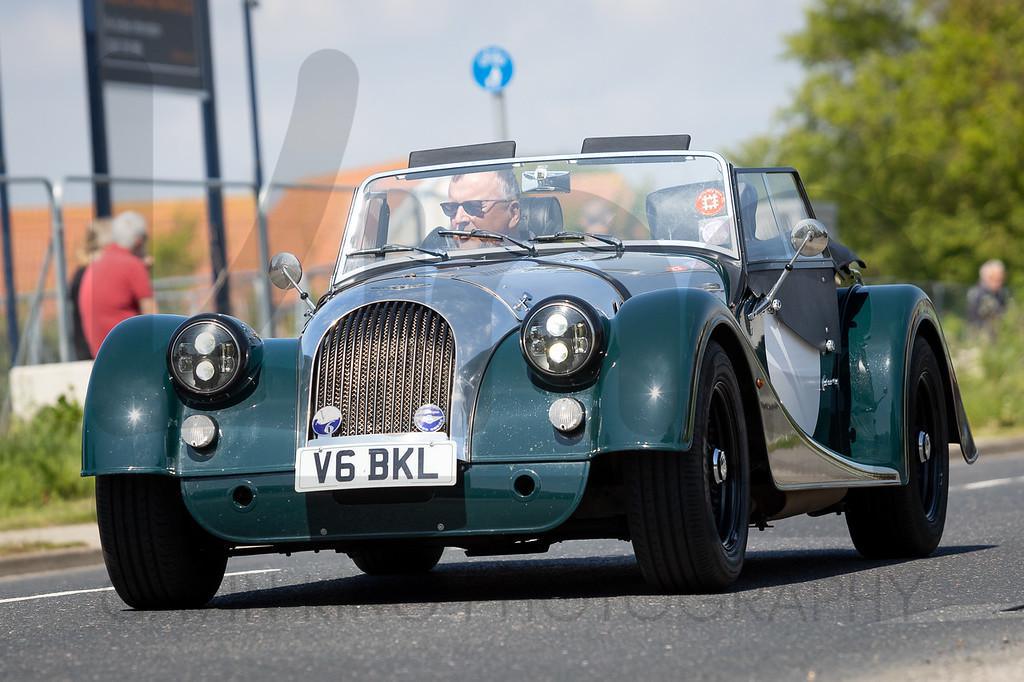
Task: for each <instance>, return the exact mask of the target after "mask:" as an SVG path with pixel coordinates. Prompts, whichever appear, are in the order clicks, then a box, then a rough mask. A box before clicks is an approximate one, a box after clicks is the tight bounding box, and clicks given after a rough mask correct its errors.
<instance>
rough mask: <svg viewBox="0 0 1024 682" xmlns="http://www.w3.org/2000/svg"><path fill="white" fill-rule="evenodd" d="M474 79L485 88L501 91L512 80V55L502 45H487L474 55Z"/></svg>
mask: <svg viewBox="0 0 1024 682" xmlns="http://www.w3.org/2000/svg"><path fill="white" fill-rule="evenodd" d="M473 79H474V80H475V81H476V83H477V85H479V86H480V87H481V88H483V89H484V90H487V91H489V92H501V91H502V90H504V89H505V86H506V85H508V82H509V81H510V80H512V55H510V54H509V53H508V52H506V51H505V50H503V49H502V48H500V47H497V46H495V45H492V46H490V47H485V48H484V49H482V50H480V51H479V52H477V53H476V56H475V57H473Z"/></svg>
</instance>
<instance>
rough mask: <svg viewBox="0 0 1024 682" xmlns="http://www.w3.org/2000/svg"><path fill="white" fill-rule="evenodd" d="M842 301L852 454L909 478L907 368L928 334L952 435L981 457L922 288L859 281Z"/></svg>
mask: <svg viewBox="0 0 1024 682" xmlns="http://www.w3.org/2000/svg"><path fill="white" fill-rule="evenodd" d="M847 299H848V300H847V301H846V303H845V305H844V315H843V334H844V336H845V337H846V338H844V345H845V347H846V348H848V349H849V371H850V384H849V385H850V427H851V435H852V436H853V437H852V438H851V443H850V454H851V457H852V458H853V459H854V460H856V461H858V462H864V463H869V464H879V465H883V466H889V467H892V468H894V469H896V470H898V471H899V472H900V480H901V481H902V482H904V483H906V481H907V480H908V478H907V462H906V456H905V453H906V452H907V443H906V438H907V434H906V414H907V399H906V390H905V388H906V386H907V383H908V377H907V372H909V367H910V353H911V352H912V350H913V347H914V341H915V340H916V338H917V337H918V335H923V336H924V337H925V338H926V339H927V340H928V341H929V343H931V344H932V348H933V350H934V351H935V354H936V355H937V356H938V360H939V366H940V367H941V368H943V370H944V377H943V379H944V386H945V390H946V404H947V414H948V415H949V425H950V433H949V442H950V443H960V445H961V449H962V450H963V454H964V459H965V460H967V462H968V463H972V462H974V461H975V460H976V459H977V457H978V451H977V447H976V446H975V444H974V438H973V437H972V435H971V429H970V425H969V424H968V423H967V415H966V412H965V410H964V406H963V400H962V399H961V397H960V389H959V386H958V384H957V381H956V374H955V372H954V370H953V363H952V361H951V359H950V354H949V350H948V348H947V346H946V341H945V338H944V337H943V335H942V327H941V325H940V324H939V316H938V314H937V313H936V312H935V307H934V305H932V302H931V300H930V299H929V298H928V296H927V294H925V293H924V292H923V291H921V290H920V289H918V288H917V287H914V286H910V285H905V284H899V285H880V286H866V287H865V286H856V287H854V288H852V289H851V290H850V291H849V292H848V293H847Z"/></svg>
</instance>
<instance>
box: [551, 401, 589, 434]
mask: <svg viewBox="0 0 1024 682" xmlns="http://www.w3.org/2000/svg"><path fill="white" fill-rule="evenodd" d="M548 420H550V422H551V425H552V426H554V427H555V428H556V429H558V430H559V431H561V432H562V433H570V432H572V431H575V430H576V429H578V428H579V427H580V424H582V423H583V403H581V402H580V401H578V400H576V399H575V398H559V399H558V400H556V401H555V402H553V403H551V407H550V408H549V409H548Z"/></svg>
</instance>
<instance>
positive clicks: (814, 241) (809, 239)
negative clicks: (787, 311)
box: [747, 218, 828, 320]
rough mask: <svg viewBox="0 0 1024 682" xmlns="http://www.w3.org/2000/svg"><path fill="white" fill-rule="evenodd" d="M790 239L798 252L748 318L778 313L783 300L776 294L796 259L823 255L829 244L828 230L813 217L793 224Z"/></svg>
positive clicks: (748, 314) (755, 305)
mask: <svg viewBox="0 0 1024 682" xmlns="http://www.w3.org/2000/svg"><path fill="white" fill-rule="evenodd" d="M789 241H790V243H791V244H792V245H793V249H794V251H796V253H794V254H793V257H792V258H790V259H789V262H788V263H786V267H785V268H784V269H783V270H782V274H781V275H779V278H778V279H777V280H775V284H773V285H772V288H771V289H770V290H769V291H768V293H767V294H765V295H764V297H763V298H762V299H761V300H759V301H758V302H757V303H755V304H754V307H753V308H752V309H751V311H750V312H749V313H747V319H748V320H752V319H754V318H755V317H757V316H758V315H760V314H761V313H764V312H769V313H776V312H778V311H779V310H781V309H782V301H780V300H779V299H778V298H776V296H777V295H778V293H779V289H781V288H782V283H783V282H785V281H786V277H788V276H789V273H790V272H792V271H793V264H794V263H796V259H797V258H799V257H800V256H804V257H806V258H813V257H814V256H818V255H821V252H822V251H824V250H825V247H827V246H828V231H827V230H826V229H825V226H824V225H823V224H822V223H821V222H820V221H817V220H814V219H813V218H805V219H804V220H801V221H800V222H798V223H797V224H796V225H794V226H793V232H792V233H791V234H790V238H789Z"/></svg>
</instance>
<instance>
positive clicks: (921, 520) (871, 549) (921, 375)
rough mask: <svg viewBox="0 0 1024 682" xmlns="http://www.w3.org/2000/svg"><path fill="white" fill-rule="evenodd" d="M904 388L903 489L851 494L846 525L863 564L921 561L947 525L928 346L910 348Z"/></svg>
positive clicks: (940, 397)
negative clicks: (865, 561)
mask: <svg viewBox="0 0 1024 682" xmlns="http://www.w3.org/2000/svg"><path fill="white" fill-rule="evenodd" d="M908 376H909V381H908V383H907V401H908V405H907V420H908V421H907V427H908V428H907V470H908V472H909V474H910V481H909V483H908V484H907V485H904V486H900V487H892V488H870V489H865V490H853V491H851V492H850V495H849V497H848V498H847V503H846V525H847V527H849V529H850V538H851V539H852V540H853V545H854V547H856V548H857V551H858V552H860V553H861V554H862V555H863V556H864V557H865V558H868V559H901V558H914V557H924V556H928V555H929V554H931V553H932V552H933V551H935V548H936V547H938V546H939V541H940V540H941V539H942V531H943V528H944V527H945V525H946V501H947V498H948V495H949V443H948V442H947V441H948V437H947V434H948V433H949V431H948V427H947V424H946V419H947V415H946V403H945V393H944V391H943V390H942V375H941V374H940V371H939V362H938V359H937V358H936V357H935V353H934V351H932V348H931V346H930V345H929V344H928V342H927V341H925V340H924V339H922V338H921V337H918V338H917V340H916V341H915V342H914V350H913V355H912V356H911V360H910V373H909V375H908Z"/></svg>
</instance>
